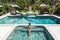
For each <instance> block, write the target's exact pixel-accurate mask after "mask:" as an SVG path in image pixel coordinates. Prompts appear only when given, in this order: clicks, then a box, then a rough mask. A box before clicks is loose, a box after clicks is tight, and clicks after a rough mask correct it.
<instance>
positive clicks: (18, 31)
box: [7, 26, 54, 40]
mask: <svg viewBox="0 0 60 40" xmlns="http://www.w3.org/2000/svg"><path fill="white" fill-rule="evenodd" d="M27 32H28V31H27V28H26V27H23V26H17V27H16V28H15V29H14V31H13V32H12V33H11V34H10V35H9V37H8V38H7V40H54V38H53V37H52V36H51V34H50V33H49V32H48V31H47V29H46V28H45V27H44V26H36V27H34V28H32V31H31V33H30V36H29V37H28V33H27Z"/></svg>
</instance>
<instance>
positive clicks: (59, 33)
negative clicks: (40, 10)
mask: <svg viewBox="0 0 60 40" xmlns="http://www.w3.org/2000/svg"><path fill="white" fill-rule="evenodd" d="M9 15H10V13H8V14H6V15H3V16H0V19H1V18H4V17H6V16H9ZM39 16H54V17H57V18H59V19H60V17H59V16H56V15H39ZM1 25H3V27H5V26H7V25H9V26H10V27H12V28H11V29H10V30H9V31H8V32H7V33H6V34H5V36H3V38H0V40H6V38H7V37H8V35H9V34H10V33H11V32H12V31H13V30H14V28H15V27H16V26H17V25H28V24H0V27H1ZM4 25H5V26H4ZM11 25H12V26H11ZM32 25H36V24H32ZM37 25H43V26H45V27H46V28H47V30H48V31H49V32H50V34H51V35H52V36H53V38H54V39H55V40H60V38H59V36H60V31H59V30H60V29H59V28H60V24H37ZM48 26H49V27H53V28H54V30H53V29H52V28H49V27H48ZM54 26H55V27H57V29H56V28H55V27H54ZM52 30H53V31H52ZM56 30H57V31H56ZM0 32H1V31H0ZM3 32H4V31H3ZM5 32H6V31H5ZM54 32H55V33H54ZM2 35H3V34H2Z"/></svg>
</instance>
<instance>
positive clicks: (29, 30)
mask: <svg viewBox="0 0 60 40" xmlns="http://www.w3.org/2000/svg"><path fill="white" fill-rule="evenodd" d="M31 27H32V26H31V23H29V25H28V36H30V33H31V29H32V28H31Z"/></svg>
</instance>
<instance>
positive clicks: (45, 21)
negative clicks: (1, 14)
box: [0, 16, 60, 24]
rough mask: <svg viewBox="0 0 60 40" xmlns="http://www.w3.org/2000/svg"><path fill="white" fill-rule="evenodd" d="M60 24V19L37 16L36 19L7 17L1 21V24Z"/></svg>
mask: <svg viewBox="0 0 60 40" xmlns="http://www.w3.org/2000/svg"><path fill="white" fill-rule="evenodd" d="M28 23H31V24H60V19H57V18H55V17H53V16H35V17H23V16H14V17H13V16H7V17H5V18H2V19H0V24H28Z"/></svg>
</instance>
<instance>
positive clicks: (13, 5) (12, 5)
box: [10, 4, 19, 7]
mask: <svg viewBox="0 0 60 40" xmlns="http://www.w3.org/2000/svg"><path fill="white" fill-rule="evenodd" d="M10 6H11V7H19V6H18V5H15V4H10Z"/></svg>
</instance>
